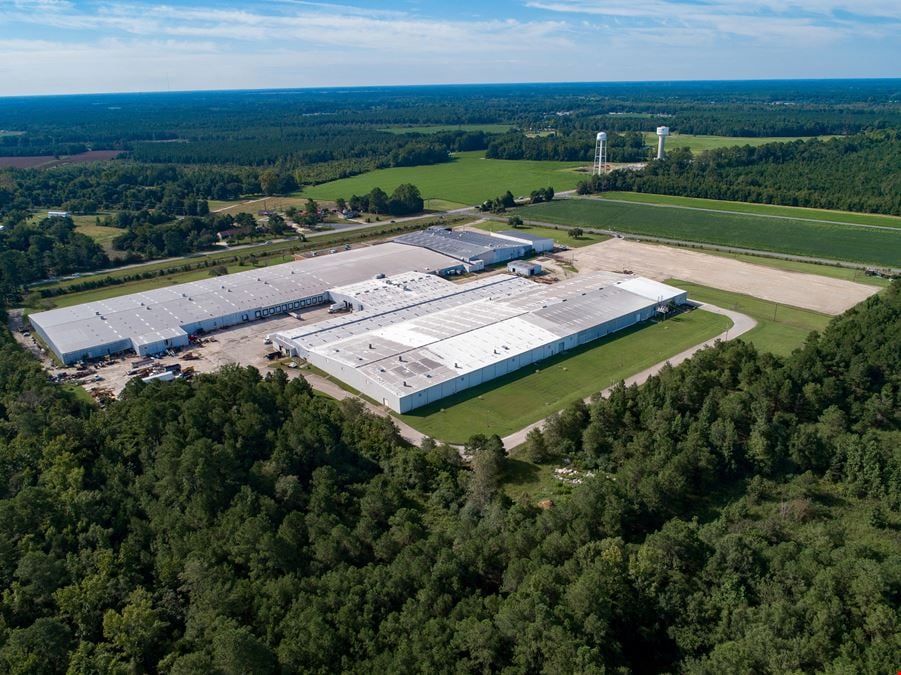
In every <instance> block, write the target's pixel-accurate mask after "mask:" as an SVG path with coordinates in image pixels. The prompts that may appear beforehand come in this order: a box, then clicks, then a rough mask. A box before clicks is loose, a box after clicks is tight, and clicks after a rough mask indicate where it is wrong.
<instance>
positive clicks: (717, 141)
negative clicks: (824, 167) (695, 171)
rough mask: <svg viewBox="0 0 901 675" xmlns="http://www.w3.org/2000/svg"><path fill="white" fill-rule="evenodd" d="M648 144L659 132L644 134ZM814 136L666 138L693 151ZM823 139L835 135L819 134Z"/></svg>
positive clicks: (654, 142) (671, 146) (674, 145)
mask: <svg viewBox="0 0 901 675" xmlns="http://www.w3.org/2000/svg"><path fill="white" fill-rule="evenodd" d="M644 137H645V142H646V143H647V144H648V145H651V146H654V147H657V134H656V132H653V131H647V132H645V134H644ZM811 138H815V137H814V136H703V135H695V134H670V136H669V137H668V138H667V139H666V147H667V149H675V148H688V149H689V150H691V151H692V152H702V151H704V150H715V149H716V148H729V147H733V146H736V145H752V146H755V147H756V146H758V145H765V144H766V143H788V142H790V141H799V140H800V141H806V140H810V139H811ZM819 138H822V139H824V140H825V139H828V138H834V136H819Z"/></svg>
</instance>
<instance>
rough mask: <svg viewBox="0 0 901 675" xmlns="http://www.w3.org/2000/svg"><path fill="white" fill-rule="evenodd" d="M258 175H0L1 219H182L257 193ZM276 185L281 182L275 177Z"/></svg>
mask: <svg viewBox="0 0 901 675" xmlns="http://www.w3.org/2000/svg"><path fill="white" fill-rule="evenodd" d="M261 173H262V172H261V171H259V170H257V169H251V168H242V167H236V168H233V169H221V168H217V167H175V166H151V165H147V164H136V163H134V162H109V163H103V164H90V165H88V164H84V165H78V166H66V167H59V168H55V169H52V170H49V171H41V170H36V169H28V170H7V171H0V216H3V215H4V214H7V215H9V214H18V215H20V216H21V215H25V214H28V213H29V212H30V211H32V210H34V209H37V208H40V207H45V208H46V207H48V206H57V207H62V208H64V209H66V210H68V211H72V212H75V213H95V212H97V211H119V210H123V211H141V210H144V209H157V210H160V211H165V212H167V213H170V214H173V215H184V214H186V213H188V212H189V211H190V210H191V209H192V208H196V207H197V204H198V202H199V201H205V200H208V199H220V200H229V199H238V198H239V197H240V196H241V195H243V194H258V193H259V192H261V190H262V187H261V183H260V176H261ZM278 180H281V174H280V173H279V177H278Z"/></svg>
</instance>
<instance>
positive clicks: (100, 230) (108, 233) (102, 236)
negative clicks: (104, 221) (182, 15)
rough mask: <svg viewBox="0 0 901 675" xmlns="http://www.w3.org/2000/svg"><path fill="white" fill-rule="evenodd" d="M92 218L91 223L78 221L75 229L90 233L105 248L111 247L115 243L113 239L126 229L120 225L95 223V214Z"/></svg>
mask: <svg viewBox="0 0 901 675" xmlns="http://www.w3.org/2000/svg"><path fill="white" fill-rule="evenodd" d="M91 218H92V222H91V223H85V224H77V223H76V225H75V231H76V232H81V233H82V234H86V235H88V236H89V237H90V238H91V239H93V240H94V241H96V242H97V243H98V244H100V245H101V246H103V248H105V249H107V250H109V249H111V248H112V245H113V239H115V238H116V237H118V236H119V235H121V234H123V233H124V232H125V230H123V229H120V228H118V227H105V226H103V225H95V224H94V223H93V216H91Z"/></svg>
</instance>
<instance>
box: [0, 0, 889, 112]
mask: <svg viewBox="0 0 901 675" xmlns="http://www.w3.org/2000/svg"><path fill="white" fill-rule="evenodd" d="M899 76H901V0H481V1H477V0H453V1H450V2H438V1H437V0H385V1H383V2H371V1H368V0H358V1H357V2H347V3H346V2H341V1H336V2H307V1H302V0H266V1H261V0H241V1H238V0H219V1H218V2H213V1H211V0H168V1H162V2H156V1H144V0H0V96H10V95H31V94H69V93H88V92H119V91H123V92H124V91H179V90H197V89H256V88H278V87H322V86H354V85H395V84H445V83H489V82H490V83H494V82H572V81H581V82H601V81H642V80H718V79H725V80H732V79H771V78H772V79H781V78H844V77H899Z"/></svg>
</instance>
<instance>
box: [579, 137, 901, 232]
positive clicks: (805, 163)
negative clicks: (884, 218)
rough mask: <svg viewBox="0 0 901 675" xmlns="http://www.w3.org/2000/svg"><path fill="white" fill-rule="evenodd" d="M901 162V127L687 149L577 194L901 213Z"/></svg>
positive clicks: (596, 180) (595, 179)
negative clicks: (676, 197) (613, 192)
mask: <svg viewBox="0 0 901 675" xmlns="http://www.w3.org/2000/svg"><path fill="white" fill-rule="evenodd" d="M899 166H901V138H899V135H898V131H897V130H886V131H874V132H868V133H862V134H856V135H853V136H847V137H844V138H834V139H830V140H826V141H822V140H818V139H811V140H808V141H793V142H791V143H767V144H765V145H761V146H758V147H752V146H748V145H746V146H739V147H732V148H719V149H716V150H708V151H705V152H702V153H699V154H698V155H697V156H694V155H693V154H692V153H691V151H689V150H687V149H682V148H680V149H676V150H673V151H671V152H669V153H667V156H666V159H664V160H663V161H652V162H649V163H648V165H647V167H646V168H644V169H642V170H639V171H613V172H611V173H610V174H608V175H606V176H592V177H591V178H589V179H587V180H585V181H583V182H582V183H580V185H579V187H578V190H577V191H578V192H579V193H581V194H588V193H591V192H601V191H604V190H633V191H636V192H654V193H657V194H669V195H682V196H686V197H707V198H710V199H728V200H733V201H744V202H758V203H765V204H782V205H786V206H809V207H815V208H824V209H841V210H845V211H863V212H867V213H886V214H891V215H901V172H899V171H898V167H899Z"/></svg>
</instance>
